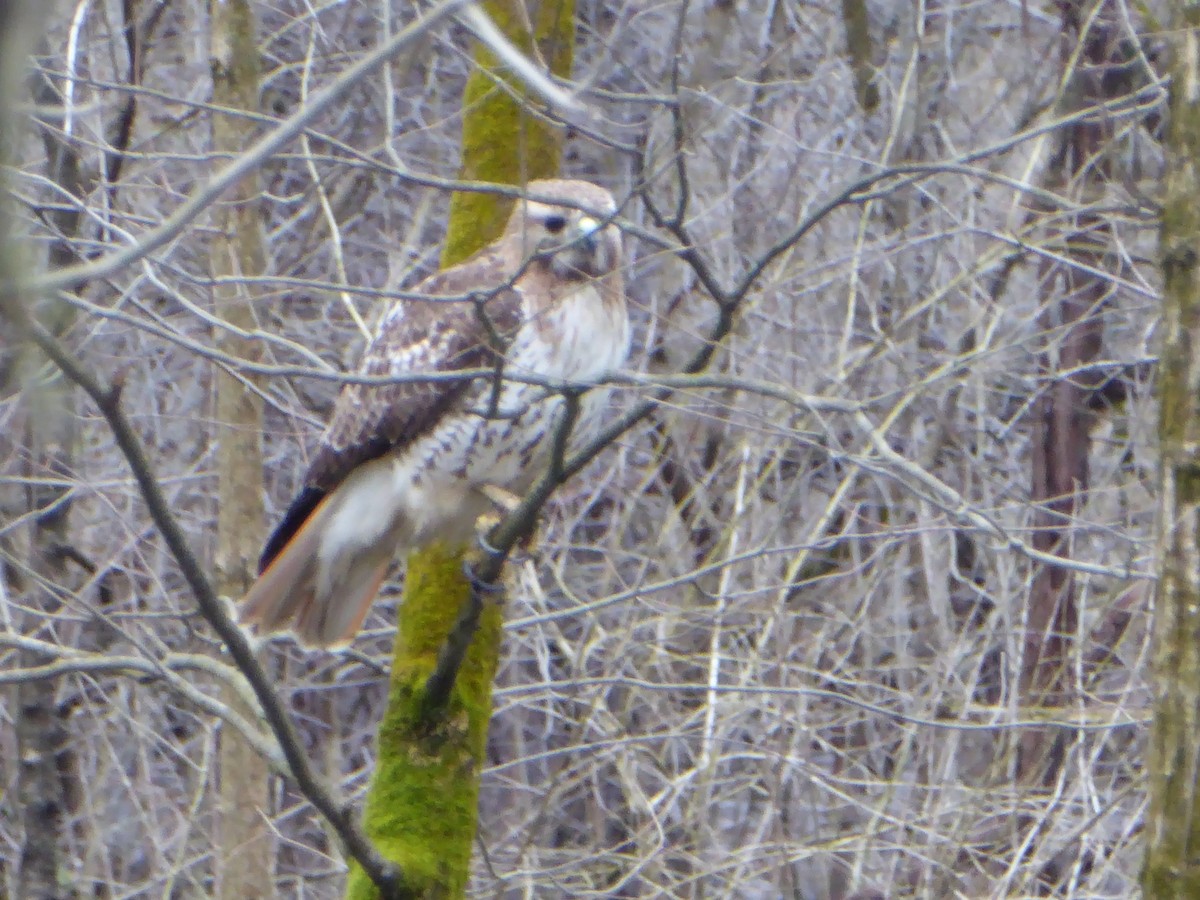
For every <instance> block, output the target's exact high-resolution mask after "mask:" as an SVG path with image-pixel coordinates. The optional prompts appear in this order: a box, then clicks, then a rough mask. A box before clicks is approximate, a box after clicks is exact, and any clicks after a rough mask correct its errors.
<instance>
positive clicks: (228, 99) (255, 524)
mask: <svg viewBox="0 0 1200 900" xmlns="http://www.w3.org/2000/svg"><path fill="white" fill-rule="evenodd" d="M209 17H210V19H209V21H210V28H211V35H210V37H211V44H210V48H211V49H210V53H211V56H210V63H211V66H212V80H213V102H214V103H215V104H216V105H217V106H218V107H225V108H228V109H230V110H249V111H251V112H257V111H258V106H259V102H258V93H259V62H258V55H259V50H258V41H257V34H256V28H255V19H254V13H253V11H252V10H251V7H250V2H249V0H226V2H214V3H210V4H209ZM256 133H257V128H256V127H255V125H254V124H253V120H251V119H249V118H245V117H241V116H238V115H236V114H221V113H216V114H214V116H213V123H212V144H213V150H214V151H215V153H216V154H217V159H218V160H222V159H224V158H226V156H233V155H236V154H237V153H239V152H240V151H242V150H244V149H245V148H246V147H247V146H249V144H250V143H251V141H252V140H253V138H254V137H255V135H256ZM260 195H261V189H260V187H259V179H258V177H257V175H254V176H249V177H247V178H245V179H243V180H242V182H241V183H240V184H239V185H237V186H236V187H235V188H234V189H233V191H231V193H230V196H229V197H228V198H227V199H226V200H224V201H223V202H221V203H220V204H218V205H217V207H216V209H215V219H216V223H217V227H216V231H215V234H214V235H213V240H212V247H211V254H212V256H211V263H212V274H213V277H214V278H218V279H225V281H224V282H223V283H219V284H217V285H216V287H215V288H214V289H213V307H214V309H213V311H214V312H215V314H216V315H217V317H218V318H220V319H221V320H223V321H224V322H227V323H228V324H229V326H230V329H239V330H242V331H252V330H253V329H255V328H256V327H257V320H256V316H255V312H254V306H253V300H252V297H251V293H250V288H249V287H248V286H247V285H245V284H241V283H238V282H237V279H238V278H240V277H254V276H259V275H262V274H264V272H265V271H266V238H265V235H264V233H263V220H262V210H261V209H260ZM213 344H214V346H215V347H216V348H217V349H218V350H221V351H224V352H225V353H228V354H230V355H232V356H236V357H240V358H242V359H249V360H258V359H259V347H258V344H257V343H256V342H253V341H250V340H246V339H245V338H242V337H240V336H238V335H237V334H235V333H233V331H231V330H226V329H225V328H222V327H218V328H215V329H214V331H213ZM245 377H246V378H249V376H245ZM215 389H216V398H215V407H216V429H217V438H216V446H217V452H216V464H217V483H218V487H217V547H216V560H215V562H216V565H215V569H216V573H215V574H216V589H217V592H218V593H219V594H221V595H223V596H226V597H231V598H233V599H235V600H236V599H239V598H241V596H242V595H243V594H245V592H246V591H247V589H248V588H249V586H250V584H251V583H252V582H253V580H254V573H255V572H256V571H257V558H258V548H259V547H260V545H261V543H262V532H263V500H262V466H263V459H262V445H261V438H260V435H261V434H262V427H263V410H262V399H261V396H260V395H259V393H258V389H257V387H256V386H254V385H252V384H247V383H246V381H244V380H243V376H234V375H232V374H231V373H229V372H228V371H225V370H223V369H219V370H218V371H217V373H216V380H215ZM222 695H223V696H222V699H223V701H224V702H225V703H227V704H229V705H230V706H232V707H233V708H235V709H237V710H238V711H239V712H241V713H242V714H243V715H252V713H251V711H250V710H249V709H247V708H246V707H245V705H244V704H243V703H242V702H241V700H240V699H239V697H238V695H237V693H236V692H235V691H233V690H232V689H231V688H230V687H229V686H228V685H226V686H224V687H223V688H222ZM219 765H220V769H219V772H220V775H219V777H220V798H221V799H220V811H219V815H220V836H219V841H218V845H217V896H219V897H222V898H227V900H242V898H258V897H270V896H273V895H274V890H273V887H272V880H271V861H272V859H273V858H274V853H273V852H272V849H271V836H270V832H269V830H268V828H267V821H268V819H269V815H268V809H267V804H268V797H269V788H270V773H269V772H268V770H267V764H266V761H265V760H264V759H263V758H262V757H261V756H260V755H259V754H258V753H256V752H255V751H254V750H253V748H251V746H250V745H249V744H248V743H247V742H246V741H245V740H243V739H242V738H241V737H240V736H239V735H237V733H236V732H234V731H233V729H230V728H226V729H224V730H222V732H221V735H220V756H219Z"/></svg>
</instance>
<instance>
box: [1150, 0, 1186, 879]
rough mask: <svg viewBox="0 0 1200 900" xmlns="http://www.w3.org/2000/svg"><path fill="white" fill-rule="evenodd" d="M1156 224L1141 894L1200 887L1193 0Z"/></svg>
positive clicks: (1178, 43)
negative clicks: (1146, 796)
mask: <svg viewBox="0 0 1200 900" xmlns="http://www.w3.org/2000/svg"><path fill="white" fill-rule="evenodd" d="M1173 24H1174V27H1173V29H1171V30H1170V31H1168V33H1169V34H1172V35H1173V36H1174V60H1173V77H1172V79H1171V87H1170V124H1169V126H1168V129H1167V139H1166V149H1167V174H1166V185H1165V192H1164V203H1163V209H1162V230H1161V232H1160V248H1161V263H1162V272H1163V347H1162V355H1161V363H1160V368H1159V446H1160V450H1161V453H1162V465H1161V472H1160V482H1159V539H1158V559H1159V582H1158V594H1157V598H1156V606H1155V620H1154V642H1155V649H1154V657H1153V658H1154V676H1155V705H1154V726H1153V729H1152V733H1151V740H1150V754H1149V769H1148V772H1147V774H1148V780H1149V785H1150V806H1149V810H1148V811H1147V814H1146V858H1145V864H1144V867H1143V870H1142V888H1143V890H1144V892H1145V896H1146V898H1147V900H1163V898H1176V897H1178V898H1184V897H1196V896H1200V567H1198V566H1197V560H1196V552H1197V545H1198V542H1200V393H1198V390H1200V388H1198V386H1200V269H1198V267H1200V206H1197V203H1196V198H1197V196H1200V171H1198V167H1200V5H1197V4H1196V3H1191V4H1181V5H1179V6H1178V7H1177V13H1176V19H1175V22H1174V23H1173Z"/></svg>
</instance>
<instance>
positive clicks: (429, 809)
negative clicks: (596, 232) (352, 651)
mask: <svg viewBox="0 0 1200 900" xmlns="http://www.w3.org/2000/svg"><path fill="white" fill-rule="evenodd" d="M482 6H483V8H484V10H485V11H486V12H487V13H488V15H490V16H491V17H492V18H493V19H494V20H495V22H496V24H497V25H498V26H499V27H500V28H501V29H502V30H503V31H504V33H505V34H506V35H507V36H508V37H509V38H510V39H511V40H512V41H513V42H514V43H515V44H516V45H517V46H518V47H520V48H521V49H522V50H523V51H525V52H526V53H527V54H529V55H531V56H533V57H534V58H538V57H539V56H540V58H542V59H544V60H546V61H547V63H548V64H549V65H550V68H551V71H553V72H554V73H555V74H558V75H569V74H570V70H571V59H572V50H573V46H574V40H575V22H574V2H573V0H547V2H545V3H541V4H539V5H538V6H537V8H536V13H535V19H534V20H533V21H532V22H531V23H526V22H525V21H524V19H523V17H521V16H519V15H517V13H516V11H517V10H518V9H520V8H523V7H522V6H521V0H517V3H501V2H485V3H483V4H482ZM527 25H531V26H532V28H533V34H530V32H529V28H528V27H526V26H527ZM476 62H477V63H478V66H479V68H478V69H477V70H476V71H475V72H474V73H473V74H472V76H471V78H470V79H469V80H468V82H467V87H466V91H465V93H464V97H463V109H464V118H463V147H462V177H463V178H465V179H472V180H484V181H492V182H497V183H501V184H524V183H525V182H527V181H528V180H530V179H532V178H546V177H550V176H553V175H556V174H557V173H558V165H559V157H560V154H561V140H560V136H559V134H558V132H557V131H556V130H554V129H552V128H551V127H549V126H548V125H547V124H546V122H545V120H544V119H539V118H535V117H534V116H531V115H529V114H528V113H526V112H525V111H524V109H523V108H522V106H521V104H520V103H519V102H518V101H517V100H514V99H513V97H512V96H510V95H509V93H508V92H506V91H503V90H501V89H499V88H498V87H497V86H496V83H495V80H494V79H495V78H497V77H499V78H505V75H504V73H503V71H502V70H501V69H500V68H499V67H498V65H497V63H496V61H495V60H494V59H493V58H492V57H491V54H490V53H488V52H487V51H485V50H483V49H480V50H479V51H478V52H477V54H476ZM510 88H511V89H512V90H513V92H514V93H515V94H516V95H517V96H518V97H519V96H521V93H522V91H521V88H520V86H519V85H516V84H510ZM508 211H509V204H507V203H504V202H502V201H500V200H499V198H496V197H492V196H489V195H481V194H459V195H456V196H455V197H454V198H453V200H452V203H451V207H450V221H449V224H448V226H447V236H446V244H445V249H444V252H443V254H442V265H443V266H449V265H453V264H454V263H457V262H459V261H461V260H462V259H465V258H466V257H468V256H470V255H471V254H472V253H474V252H475V251H476V250H477V249H479V248H480V247H482V246H483V245H485V244H487V243H488V242H489V241H491V240H493V239H494V238H495V237H496V236H497V235H499V233H500V232H501V230H502V229H503V227H504V222H505V220H506V219H507V218H508ZM462 563H463V548H457V547H433V548H429V549H427V550H425V551H421V552H418V553H414V554H413V555H412V556H411V557H410V559H409V562H408V572H407V576H406V581H405V586H404V601H403V602H402V603H401V604H400V611H399V622H398V628H399V636H398V638H397V641H396V647H395V650H394V655H393V661H392V675H391V685H390V688H389V691H388V705H387V711H386V713H385V714H384V719H383V722H382V723H381V724H380V727H379V747H378V750H379V752H378V761H377V763H376V770H375V776H374V778H373V779H372V782H371V789H370V792H369V794H368V796H367V803H366V809H365V817H364V824H365V827H366V830H367V833H368V834H369V835H370V836H371V838H372V839H374V840H375V842H376V843H377V845H378V846H379V849H380V851H381V852H382V853H383V854H384V855H385V856H386V857H388V858H389V859H391V860H393V861H394V862H396V863H398V864H399V865H400V867H401V870H402V871H403V872H404V875H405V878H406V881H407V884H408V886H409V887H410V888H411V890H412V892H413V896H416V897H421V898H443V897H449V898H453V897H462V896H463V895H464V893H465V891H466V887H467V882H468V880H469V878H470V864H471V849H472V847H473V845H474V841H475V830H476V825H477V822H478V798H479V773H480V770H481V768H482V765H483V760H484V756H485V753H486V749H487V725H488V720H489V719H490V718H491V713H492V703H491V699H492V681H493V679H494V678H495V674H496V665H497V661H498V659H499V652H500V637H501V613H500V609H499V607H498V606H497V605H495V604H487V606H486V607H485V608H484V611H483V614H482V616H481V617H480V621H479V627H478V630H477V631H476V633H475V636H474V638H473V640H472V642H471V646H470V649H469V651H468V653H467V656H466V659H465V660H464V662H463V665H462V668H461V669H460V671H459V674H458V678H457V680H456V682H455V685H454V689H453V691H452V693H451V696H450V699H449V702H448V703H447V704H446V706H445V708H444V709H439V710H436V711H430V710H429V709H428V704H427V703H426V702H425V699H426V695H425V685H426V681H427V680H428V678H429V675H430V673H431V672H432V671H433V669H434V667H435V665H436V663H437V657H438V651H439V649H440V648H441V646H442V644H443V643H445V641H446V638H447V636H448V635H449V633H450V631H451V629H452V628H453V627H454V624H455V621H456V619H457V617H458V612H459V610H460V609H461V608H462V607H463V606H464V604H466V603H467V602H468V600H469V598H470V591H471V587H470V584H469V583H468V582H467V580H466V578H465V577H464V575H463V571H462ZM376 894H377V892H376V890H375V887H374V885H373V884H372V883H371V881H370V880H369V879H368V878H367V877H366V876H365V875H364V873H363V872H362V870H361V869H360V868H358V867H357V866H355V867H354V868H353V869H352V871H351V876H350V880H349V883H348V885H347V891H346V896H347V898H356V900H357V898H367V897H374V896H376Z"/></svg>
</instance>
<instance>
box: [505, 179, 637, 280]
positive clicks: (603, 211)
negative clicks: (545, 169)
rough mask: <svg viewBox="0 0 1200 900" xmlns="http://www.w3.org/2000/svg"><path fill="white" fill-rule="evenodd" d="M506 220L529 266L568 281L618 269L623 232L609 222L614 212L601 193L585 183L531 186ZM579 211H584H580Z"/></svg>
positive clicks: (609, 197)
mask: <svg viewBox="0 0 1200 900" xmlns="http://www.w3.org/2000/svg"><path fill="white" fill-rule="evenodd" d="M528 191H529V195H530V199H527V200H522V201H520V202H519V203H518V204H517V208H516V209H515V210H514V211H513V215H512V219H510V220H509V225H508V233H509V234H510V235H519V236H520V238H521V242H522V245H523V248H524V249H525V251H526V253H528V254H529V255H531V256H532V258H533V262H532V265H544V266H546V267H547V268H548V269H549V270H550V271H551V272H552V273H553V274H554V275H555V276H557V277H559V278H563V279H567V280H569V281H581V280H583V279H586V278H599V277H600V276H602V275H607V274H609V273H610V272H612V271H613V270H614V269H616V268H617V267H618V266H620V264H621V232H620V231H619V230H618V228H617V226H616V225H613V224H612V223H611V222H607V220H608V219H609V218H611V217H612V215H613V214H614V213H616V211H617V204H616V201H615V200H613V196H612V194H610V193H609V192H608V191H606V190H605V189H604V188H602V187H600V186H598V185H595V184H591V183H589V182H586V181H567V180H561V179H554V180H547V181H531V182H530V183H529V188H528ZM580 207H583V208H582V209H581V208H580Z"/></svg>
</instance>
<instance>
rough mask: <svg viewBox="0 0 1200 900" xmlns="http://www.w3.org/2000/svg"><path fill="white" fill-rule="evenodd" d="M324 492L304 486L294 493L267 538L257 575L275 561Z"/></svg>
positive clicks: (323, 495) (322, 497)
mask: <svg viewBox="0 0 1200 900" xmlns="http://www.w3.org/2000/svg"><path fill="white" fill-rule="evenodd" d="M325 494H326V492H325V491H323V490H321V489H320V488H315V487H306V488H305V489H304V490H302V491H301V492H300V493H299V494H297V495H296V499H295V500H293V501H292V505H291V506H289V507H288V511H287V512H286V513H285V514H284V516H283V521H282V522H280V523H279V524H278V525H277V526H276V527H275V530H274V531H273V532H271V536H270V537H269V538H267V543H266V546H264V547H263V552H262V556H260V557H259V558H258V574H259V575H261V574H262V573H263V572H265V571H267V567H268V566H270V565H271V563H273V562H274V561H275V557H276V556H278V555H279V553H280V551H281V550H283V548H284V547H286V546H287V544H288V541H290V540H291V539H292V536H293V535H295V533H296V532H297V531H299V530H300V528H301V526H303V525H304V523H305V521H307V519H308V517H309V516H311V515H312V513H313V510H314V509H316V508H317V507H318V506H319V505H320V504H321V501H322V500H324V499H325Z"/></svg>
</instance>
